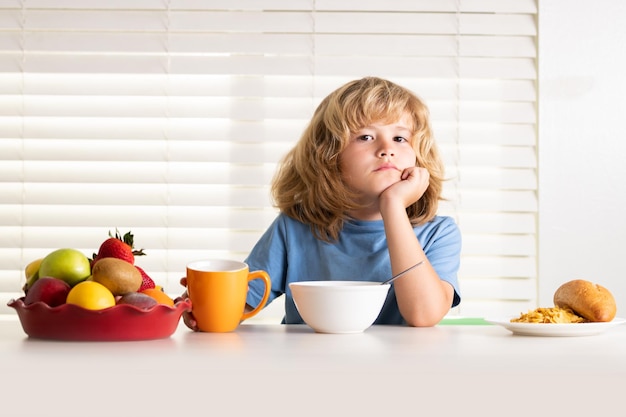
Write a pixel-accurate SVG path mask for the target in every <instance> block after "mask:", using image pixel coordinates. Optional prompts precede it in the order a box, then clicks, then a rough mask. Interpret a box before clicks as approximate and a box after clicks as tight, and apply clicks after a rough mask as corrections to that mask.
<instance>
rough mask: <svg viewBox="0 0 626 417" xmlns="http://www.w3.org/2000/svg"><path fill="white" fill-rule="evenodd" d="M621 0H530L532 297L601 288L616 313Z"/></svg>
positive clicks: (622, 202)
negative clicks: (534, 206)
mask: <svg viewBox="0 0 626 417" xmlns="http://www.w3.org/2000/svg"><path fill="white" fill-rule="evenodd" d="M625 21H626V2H623V1H622V0H575V1H572V0H543V1H540V2H539V91H540V95H539V103H540V107H539V150H538V151H539V153H538V155H539V204H540V210H539V213H540V216H539V258H538V259H539V302H540V304H541V306H551V305H552V295H553V294H554V291H555V290H556V288H557V287H558V286H559V285H560V284H561V283H563V282H565V281H568V280H570V279H575V278H583V279H589V280H592V281H595V282H597V283H600V284H602V285H604V286H606V287H607V288H609V289H610V290H611V291H612V292H613V294H614V295H615V298H616V300H617V304H618V316H621V317H624V316H626V279H625V278H626V277H625V276H624V275H625V273H624V270H625V269H626V268H625V267H624V261H625V260H626V256H625V254H626V243H625V240H624V236H625V235H626V218H625V217H624V211H625V209H624V207H625V206H626V181H625V179H626V164H625V163H624V158H625V157H626V121H625V120H624V115H625V114H626V81H625V80H624V76H625V74H626V30H624V26H623V23H624V22H625Z"/></svg>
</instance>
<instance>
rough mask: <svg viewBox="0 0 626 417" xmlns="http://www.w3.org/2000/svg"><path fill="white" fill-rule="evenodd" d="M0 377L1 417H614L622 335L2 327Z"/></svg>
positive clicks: (619, 331)
mask: <svg viewBox="0 0 626 417" xmlns="http://www.w3.org/2000/svg"><path fill="white" fill-rule="evenodd" d="M0 373H1V375H2V383H1V384H2V385H1V386H0V388H1V390H0V395H1V399H2V408H1V409H0V410H3V411H0V412H1V413H2V415H5V416H11V417H13V416H15V417H19V416H44V415H45V416H51V417H55V416H65V417H73V416H81V417H99V416H119V417H134V416H137V417H140V416H141V417H143V416H177V415H180V416H189V415H198V416H220V417H222V416H224V417H225V416H244V415H253V414H254V412H255V411H259V412H261V414H260V415H263V416H282V415H285V416H333V417H334V416H347V417H357V416H363V415H367V416H369V415H380V416H403V415H406V416H447V415H456V416H459V415H461V416H462V415H472V416H473V415H480V416H485V415H494V416H496V415H497V416H517V415H519V416H523V415H533V416H547V415H556V414H555V413H558V415H559V416H566V417H570V416H579V415H580V416H589V417H595V416H600V415H602V412H606V413H607V414H606V415H616V416H617V415H622V414H620V412H623V411H620V410H623V408H624V407H625V406H626V325H621V326H618V327H615V328H613V329H610V330H609V331H607V332H606V333H604V334H601V335H597V336H587V337H549V338H548V337H525V336H514V335H512V334H511V333H510V332H508V331H507V330H506V329H504V328H501V327H499V326H484V325H483V326H456V325H452V326H450V325H441V326H437V327H434V328H409V327H400V326H373V327H371V328H369V329H368V330H366V331H365V332H364V333H361V334H353V335H325V334H317V333H314V332H313V331H312V330H311V329H310V328H309V327H307V326H304V325H301V326H281V325H261V324H243V325H241V326H240V327H239V328H238V329H237V330H236V331H235V332H232V333H223V334H220V333H193V332H191V331H189V330H188V329H187V328H186V327H185V326H184V325H183V324H182V323H181V324H180V326H179V328H178V330H177V331H176V333H175V334H174V335H173V336H172V337H171V338H168V339H161V340H154V341H142V342H103V343H95V342H55V341H41V340H34V339H29V338H28V337H26V335H25V334H24V333H23V331H22V329H21V327H20V324H19V322H18V321H17V319H14V320H11V319H4V320H2V321H0ZM437 409H438V410H439V411H438V412H437V411H435V410H437ZM4 410H10V411H11V412H10V413H9V412H8V411H7V412H6V413H5V412H4ZM46 410H48V411H46Z"/></svg>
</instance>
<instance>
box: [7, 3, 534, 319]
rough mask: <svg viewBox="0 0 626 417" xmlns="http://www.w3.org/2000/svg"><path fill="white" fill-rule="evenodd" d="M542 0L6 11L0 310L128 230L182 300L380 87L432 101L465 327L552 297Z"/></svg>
mask: <svg viewBox="0 0 626 417" xmlns="http://www.w3.org/2000/svg"><path fill="white" fill-rule="evenodd" d="M535 17H536V4H535V1H534V0H508V1H490V0H458V1H456V0H448V1H445V0H444V1H426V0H424V1H403V0H385V1H373V0H363V1H359V2H355V1H349V0H343V1H342V0H339V1H338V0H315V1H314V0H309V1H305V0H273V1H263V2H258V1H253V0H249V1H245V0H239V1H237V0H234V1H231V0H228V1H226V0H224V1H201V0H170V1H166V0H140V1H133V2H128V1H121V0H89V1H86V0H85V1H80V2H76V1H73V0H28V1H19V0H14V1H10V0H6V1H2V2H0V298H1V300H0V301H1V302H2V303H1V304H0V311H1V312H4V313H13V310H12V309H9V308H8V307H6V302H7V301H8V300H9V299H10V298H13V297H17V296H20V295H21V286H22V285H23V283H24V276H23V268H24V266H25V265H26V264H27V263H28V262H30V261H31V260H33V259H36V258H39V257H42V256H44V255H45V254H47V253H48V252H50V251H51V250H53V249H56V248H59V247H74V248H77V249H80V250H82V251H84V252H85V253H86V254H88V255H91V254H92V253H93V252H95V251H96V250H97V247H98V245H99V244H100V242H101V241H103V240H104V239H105V238H106V237H107V235H108V232H109V231H115V228H117V229H119V231H120V232H122V233H125V232H126V231H129V230H130V231H132V232H133V234H134V235H135V242H136V246H138V247H141V248H144V249H145V252H146V253H147V254H148V255H147V256H145V257H141V258H138V259H137V264H138V265H140V266H142V267H143V268H144V269H145V270H146V271H148V273H149V274H150V275H151V276H152V277H153V278H154V279H155V280H156V281H157V283H159V284H161V285H163V286H164V287H165V289H166V290H167V292H169V293H170V294H174V295H175V294H179V293H180V291H181V287H180V286H179V284H178V281H179V278H180V277H181V276H182V275H183V274H184V270H185V264H186V263H187V262H188V261H190V260H193V259H196V258H202V257H229V258H233V259H243V258H244V257H245V255H246V254H247V252H248V251H249V250H250V249H251V247H252V245H253V244H254V243H255V241H256V240H257V239H258V237H259V236H260V234H261V233H262V232H263V230H264V229H265V228H266V227H267V226H268V225H269V223H270V222H271V221H272V219H273V218H274V217H275V215H276V212H275V210H274V209H273V208H272V206H271V201H270V199H269V183H270V180H271V177H272V175H273V173H274V169H275V166H276V163H277V162H278V161H279V159H280V158H281V157H282V156H283V154H284V153H285V152H286V151H287V150H288V149H289V148H290V147H291V146H293V144H294V142H295V141H296V140H297V139H298V137H299V135H300V133H301V131H302V129H303V128H304V126H305V124H306V123H307V121H308V119H309V118H310V116H311V115H312V112H313V110H314V108H315V107H316V105H317V104H318V103H319V101H320V100H321V99H322V98H323V97H324V96H326V95H327V94H328V93H329V92H330V91H332V90H333V89H335V88H337V87H338V86H340V85H341V84H343V83H344V82H346V81H348V80H351V79H354V78H360V77H362V76H367V75H376V76H381V77H386V78H389V79H391V80H393V81H396V82H398V83H400V84H402V85H404V86H407V87H409V88H411V89H413V90H414V91H415V92H416V93H417V94H418V95H420V96H421V97H422V98H424V100H425V101H426V102H427V104H428V105H429V106H430V108H431V113H432V120H433V128H434V130H435V133H436V135H437V138H438V141H439V144H440V147H441V150H442V152H443V155H444V157H445V161H446V165H447V174H448V176H449V177H450V181H449V182H448V183H447V184H446V188H445V194H446V197H448V198H449V201H447V202H445V203H444V204H443V205H442V214H448V215H451V216H454V217H455V219H456V220H457V222H458V223H459V225H460V226H461V229H462V233H463V238H464V248H463V259H462V269H461V287H462V291H463V302H462V305H461V307H460V308H459V309H458V312H459V313H460V314H463V315H487V314H493V313H510V314H517V313H518V312H519V311H523V310H526V309H527V308H530V307H532V306H533V305H534V303H535V302H536V290H535V288H536V266H535V263H536V260H535V256H536V239H535V235H536V209H537V202H536V183H537V181H536V122H537V120H536V108H535V107H536V85H535V82H536V54H537V51H536V46H535V45H536V36H537V33H536V19H535Z"/></svg>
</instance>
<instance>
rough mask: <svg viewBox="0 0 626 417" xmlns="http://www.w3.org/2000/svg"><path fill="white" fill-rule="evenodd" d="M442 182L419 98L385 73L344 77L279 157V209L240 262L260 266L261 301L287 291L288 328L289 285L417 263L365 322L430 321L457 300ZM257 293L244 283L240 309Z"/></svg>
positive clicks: (457, 237) (451, 227) (291, 312)
mask: <svg viewBox="0 0 626 417" xmlns="http://www.w3.org/2000/svg"><path fill="white" fill-rule="evenodd" d="M442 182H443V163H442V161H441V159H440V156H439V153H438V150H437V148H436V146H435V143H434V140H433V137H432V133H431V128H430V123H429V113H428V109H427V107H426V106H425V105H424V104H423V103H422V101H420V99H419V98H418V97H416V96H415V95H414V94H413V93H411V92H410V91H408V90H407V89H405V88H403V87H401V86H399V85H396V84H394V83H392V82H390V81H387V80H384V79H380V78H375V77H367V78H363V79H360V80H355V81H352V82H349V83H347V84H345V85H344V86H342V87H340V88H339V89H337V90H336V91H334V92H332V93H331V94H330V95H329V96H327V97H326V98H325V99H324V100H323V101H322V102H321V104H320V105H319V106H318V108H317V109H316V111H315V113H314V115H313V118H312V120H311V122H310V123H309V125H308V127H307V128H306V130H305V131H304V133H303V135H302V137H301V138H300V140H299V142H298V143H297V144H296V145H295V147H294V148H293V149H292V150H291V151H290V152H289V153H288V154H287V155H286V157H285V159H284V160H283V161H282V164H281V165H280V167H279V170H278V172H277V175H276V177H275V178H274V180H273V183H272V196H273V198H274V201H275V204H276V206H277V207H278V208H279V209H280V214H279V215H278V217H277V218H276V219H275V220H274V222H273V223H272V225H271V226H270V227H269V228H268V230H267V231H266V232H265V233H264V234H263V235H262V237H261V238H260V240H259V241H258V242H257V244H256V245H255V246H254V248H253V249H252V251H251V252H250V254H249V256H248V257H247V259H246V260H245V262H246V263H247V264H248V265H249V267H250V270H251V271H253V270H258V269H262V270H265V271H267V272H268V274H269V275H270V277H271V280H272V291H271V295H270V299H269V301H268V303H269V302H270V301H271V300H272V299H274V298H276V297H278V296H280V295H281V294H285V295H286V297H285V316H284V318H283V323H286V324H294V323H303V321H302V318H301V317H300V315H299V314H298V311H297V309H296V307H295V305H294V302H293V298H292V296H291V291H290V290H289V286H288V284H289V283H290V282H294V281H308V280H363V281H384V280H386V279H387V278H389V277H391V276H392V275H394V274H397V273H399V272H401V271H403V270H404V269H406V268H408V267H410V266H412V265H414V264H416V263H418V262H419V261H422V260H424V261H425V262H424V263H423V264H422V265H420V266H419V267H417V268H415V269H413V270H411V271H410V272H408V273H407V274H405V275H404V276H402V277H401V278H398V279H397V280H396V281H395V282H394V283H393V285H392V287H391V289H390V291H389V294H388V296H387V300H386V301H385V304H384V306H383V308H382V311H381V313H380V315H379V317H378V319H377V320H376V322H375V324H408V325H410V326H434V325H435V324H437V323H438V322H439V321H440V320H441V319H442V318H443V317H444V316H445V315H446V313H448V311H449V310H450V308H451V307H454V306H456V305H458V304H459V302H460V293H459V287H458V280H457V272H458V269H459V264H460V251H461V234H460V231H459V229H458V227H457V225H456V224H455V222H454V220H453V219H452V218H450V217H443V216H438V215H437V214H436V213H437V207H438V203H439V200H440V199H441V190H442ZM262 294H263V283H262V282H261V281H260V280H255V281H251V282H250V283H249V293H248V298H247V304H248V306H255V305H257V304H258V303H259V301H260V299H261V296H262ZM190 322H191V324H192V325H193V320H191V321H190V320H186V323H187V325H188V326H190ZM190 327H191V326H190ZM192 328H193V327H192Z"/></svg>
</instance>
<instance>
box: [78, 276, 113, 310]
mask: <svg viewBox="0 0 626 417" xmlns="http://www.w3.org/2000/svg"><path fill="white" fill-rule="evenodd" d="M66 303H67V304H74V305H77V306H80V307H83V308H86V309H88V310H102V309H105V308H108V307H113V306H114V305H115V297H114V296H113V293H112V292H111V291H110V290H109V289H108V288H107V287H105V286H104V285H102V284H100V283H99V282H95V281H83V282H79V283H78V284H76V285H75V286H73V287H72V289H71V290H70V292H69V294H67V300H66Z"/></svg>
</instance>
